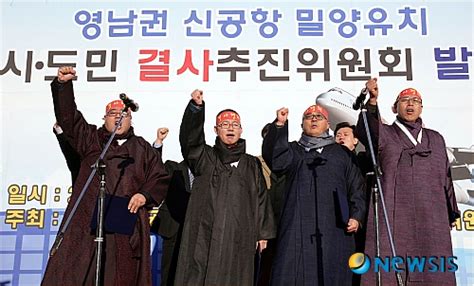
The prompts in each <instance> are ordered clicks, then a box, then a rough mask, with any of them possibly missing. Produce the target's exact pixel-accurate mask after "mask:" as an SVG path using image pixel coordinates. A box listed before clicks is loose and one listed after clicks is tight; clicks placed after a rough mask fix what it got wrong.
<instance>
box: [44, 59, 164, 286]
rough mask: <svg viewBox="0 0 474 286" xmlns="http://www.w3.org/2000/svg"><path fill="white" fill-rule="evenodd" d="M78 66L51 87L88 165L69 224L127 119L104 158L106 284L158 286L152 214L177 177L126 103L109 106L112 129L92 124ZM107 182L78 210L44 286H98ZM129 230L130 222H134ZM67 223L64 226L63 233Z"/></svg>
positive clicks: (62, 121) (62, 71)
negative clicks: (136, 127)
mask: <svg viewBox="0 0 474 286" xmlns="http://www.w3.org/2000/svg"><path fill="white" fill-rule="evenodd" d="M75 74H76V72H75V70H74V69H73V68H72V67H60V68H59V70H58V76H57V77H56V78H55V79H54V80H53V82H52V83H51V91H52V95H53V102H54V111H55V115H56V119H57V121H58V124H59V125H60V126H61V128H62V129H63V131H64V134H65V135H66V136H67V140H68V142H69V143H70V144H71V146H72V147H73V148H74V149H75V151H76V152H77V153H78V154H79V156H80V158H81V167H80V170H79V174H78V176H77V179H76V181H75V184H74V187H73V192H72V194H71V198H70V201H69V204H68V206H67V208H66V211H65V214H64V217H68V215H69V213H71V211H72V208H73V206H74V204H75V203H76V201H77V200H78V197H79V194H80V192H81V190H82V188H83V186H84V185H85V184H86V180H87V178H88V177H89V174H90V172H91V165H93V164H94V163H95V162H96V160H97V159H98V158H99V155H100V154H101V152H102V150H103V148H104V146H105V144H106V142H107V141H108V139H109V138H110V136H111V132H112V131H113V129H114V128H115V126H116V124H117V122H118V121H119V118H120V115H121V113H122V111H123V112H124V113H126V115H125V118H124V120H123V121H122V124H121V125H120V126H119V127H118V129H117V133H116V134H117V136H116V137H115V140H114V141H113V142H112V144H111V145H110V148H109V150H108V152H107V154H106V156H105V158H104V163H105V165H106V167H105V177H106V197H107V198H108V199H107V201H108V203H106V207H105V212H104V216H105V241H104V249H103V250H104V251H103V260H102V261H103V265H102V275H101V277H102V281H100V284H101V285H151V267H150V225H149V220H148V217H149V215H148V212H147V208H148V207H152V206H154V205H156V204H157V203H159V202H161V201H162V200H163V198H164V197H165V194H166V190H167V185H168V181H169V177H168V175H167V174H166V172H165V170H164V166H163V163H162V162H161V158H160V157H159V156H157V154H156V152H155V151H154V150H153V148H152V147H151V146H150V144H149V143H148V142H146V141H145V140H144V139H143V138H141V137H138V136H136V135H135V134H134V132H133V127H131V113H130V110H128V111H127V110H125V105H124V103H123V102H122V101H121V100H115V101H112V102H110V103H109V104H108V105H107V106H106V112H105V116H104V125H103V127H101V128H99V129H98V128H97V127H96V126H95V125H91V124H88V123H87V122H86V120H85V119H84V117H83V116H82V114H81V112H79V111H78V110H77V106H76V103H75V100H74V92H73V85H72V79H73V77H74V76H75ZM98 189H99V178H98V176H95V177H94V178H93V179H92V183H91V184H90V186H89V188H88V189H87V190H86V191H85V193H84V196H83V197H82V199H81V200H80V203H79V204H78V206H77V210H76V212H75V214H74V216H72V218H71V220H70V224H69V227H68V228H67V229H66V230H65V233H64V240H63V241H62V244H61V245H60V247H59V248H58V249H57V252H56V254H54V255H53V256H51V257H50V258H49V260H48V265H47V267H46V272H45V274H44V276H43V281H42V285H48V286H50V285H92V284H94V283H95V271H96V270H95V265H96V255H95V253H96V251H95V249H96V245H97V244H96V243H95V242H94V238H95V235H94V233H93V232H92V228H93V224H94V222H95V221H96V220H94V219H93V217H94V209H95V206H96V204H97V196H98ZM130 214H131V216H132V217H133V216H136V217H135V218H134V219H133V220H130V222H131V223H130V224H128V227H129V228H126V227H125V224H124V223H123V220H120V219H119V220H120V222H119V223H113V218H116V217H120V218H127V219H128V218H129V217H130ZM64 223H65V220H63V221H62V223H61V227H62V226H63V224H64Z"/></svg>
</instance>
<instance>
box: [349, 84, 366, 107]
mask: <svg viewBox="0 0 474 286" xmlns="http://www.w3.org/2000/svg"><path fill="white" fill-rule="evenodd" d="M368 93H369V89H368V88H367V87H364V88H363V89H362V90H361V91H360V94H359V96H358V97H357V98H356V101H355V102H354V104H352V108H353V109H355V110H358V109H360V107H361V105H362V104H364V101H365V97H366V96H367V94H368Z"/></svg>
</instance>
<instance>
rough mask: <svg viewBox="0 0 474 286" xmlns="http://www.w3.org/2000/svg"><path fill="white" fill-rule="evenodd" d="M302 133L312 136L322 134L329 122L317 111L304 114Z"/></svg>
mask: <svg viewBox="0 0 474 286" xmlns="http://www.w3.org/2000/svg"><path fill="white" fill-rule="evenodd" d="M302 127H303V133H304V134H306V135H308V136H311V137H314V136H319V135H321V134H323V133H324V132H325V131H326V130H328V128H329V122H328V120H327V119H326V117H324V115H322V114H321V113H319V112H315V113H310V114H305V115H304V116H303V123H302Z"/></svg>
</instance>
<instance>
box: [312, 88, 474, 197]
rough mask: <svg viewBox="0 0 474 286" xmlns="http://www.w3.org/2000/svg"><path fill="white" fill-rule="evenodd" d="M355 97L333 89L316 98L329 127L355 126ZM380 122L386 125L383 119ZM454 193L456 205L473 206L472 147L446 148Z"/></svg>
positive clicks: (473, 167) (473, 168)
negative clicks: (340, 125)
mask: <svg viewBox="0 0 474 286" xmlns="http://www.w3.org/2000/svg"><path fill="white" fill-rule="evenodd" d="M355 100H356V96H354V95H353V94H351V93H349V92H347V91H345V90H343V89H341V88H338V87H334V88H331V89H330V90H328V91H327V92H324V93H322V94H320V95H318V96H317V97H316V104H319V105H321V106H323V107H324V108H326V109H327V110H328V111H329V121H330V122H331V126H336V124H337V123H339V122H343V121H346V122H349V123H350V124H356V123H357V120H358V118H359V110H354V109H353V108H352V105H353V103H354V102H355ZM382 121H383V122H384V123H386V122H385V121H384V120H383V119H382ZM446 152H447V154H448V159H449V163H450V167H451V175H452V179H453V185H454V191H455V194H456V200H457V202H458V203H461V204H466V205H470V206H474V145H472V146H471V147H470V148H452V147H447V148H446Z"/></svg>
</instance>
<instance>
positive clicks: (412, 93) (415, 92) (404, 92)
mask: <svg viewBox="0 0 474 286" xmlns="http://www.w3.org/2000/svg"><path fill="white" fill-rule="evenodd" d="M407 96H416V97H418V98H419V99H421V94H420V93H419V92H418V90H416V89H414V88H406V89H404V90H402V91H401V92H400V93H399V94H398V97H397V101H398V100H399V99H400V98H402V97H407Z"/></svg>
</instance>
